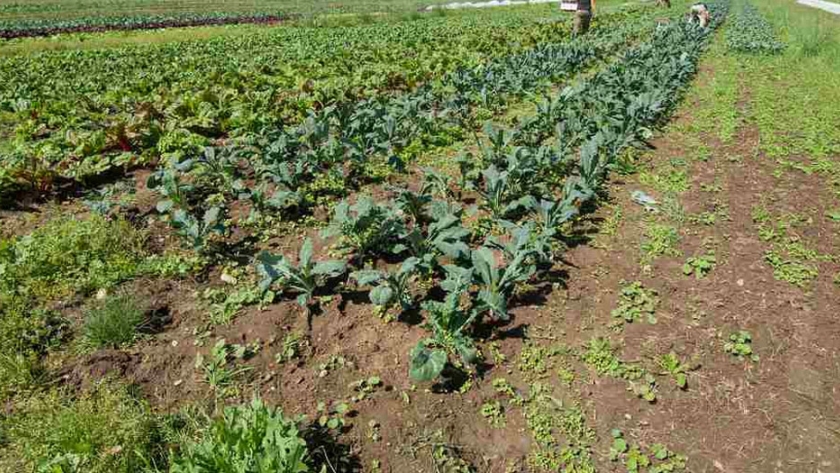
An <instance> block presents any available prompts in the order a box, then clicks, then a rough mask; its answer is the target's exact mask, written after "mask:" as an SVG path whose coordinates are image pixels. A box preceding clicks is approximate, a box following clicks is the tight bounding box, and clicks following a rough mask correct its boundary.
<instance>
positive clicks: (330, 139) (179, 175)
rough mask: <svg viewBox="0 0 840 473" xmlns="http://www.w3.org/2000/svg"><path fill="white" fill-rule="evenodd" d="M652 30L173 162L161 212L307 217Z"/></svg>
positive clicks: (319, 117)
mask: <svg viewBox="0 0 840 473" xmlns="http://www.w3.org/2000/svg"><path fill="white" fill-rule="evenodd" d="M646 29H648V28H645V23H644V22H641V21H640V22H637V23H629V24H626V25H624V26H623V27H621V28H617V29H616V30H613V31H610V32H608V33H606V34H604V35H603V36H597V35H592V36H590V37H588V38H587V39H586V40H585V41H572V42H567V43H559V44H547V45H542V46H540V47H538V48H535V49H534V50H531V51H528V52H525V53H521V54H516V55H513V56H509V57H505V58H501V59H499V60H497V61H494V62H492V63H490V64H488V65H486V66H480V67H478V68H474V69H467V70H459V71H456V72H454V73H452V74H450V75H448V76H447V77H445V78H444V79H443V80H442V81H441V82H440V83H439V84H434V85H431V84H427V85H424V86H422V87H420V88H419V89H418V90H416V91H414V92H411V93H408V94H404V95H399V96H395V97H392V98H381V99H377V100H365V101H361V102H356V103H352V104H347V105H345V106H335V107H328V108H327V109H325V110H322V111H319V112H313V113H312V115H310V117H308V118H307V120H306V121H305V122H304V123H303V124H301V125H300V126H297V127H286V128H278V129H275V130H270V131H268V132H266V133H263V134H260V135H258V136H255V137H253V138H251V139H249V140H247V143H248V144H249V146H245V147H243V146H241V144H234V145H231V146H227V147H222V148H207V149H206V150H205V151H204V152H203V154H202V155H201V156H199V157H197V158H195V159H189V158H187V159H179V160H173V161H170V162H169V165H166V166H162V167H161V168H160V169H159V170H158V171H156V172H155V174H153V175H152V177H151V179H150V181H149V187H150V188H154V189H158V190H159V191H160V192H161V193H162V194H163V195H164V196H165V199H164V200H163V202H164V203H163V204H162V207H160V210H162V211H164V212H167V213H171V212H175V211H177V212H178V213H177V214H175V213H173V214H172V217H173V218H172V221H173V222H180V223H176V225H178V226H179V228H199V227H196V226H195V225H192V224H188V222H198V221H199V215H197V214H195V215H193V214H192V213H191V212H194V210H193V208H194V207H195V206H194V205H193V203H196V202H202V201H204V200H206V199H207V197H208V196H210V195H214V196H216V198H215V200H216V202H219V199H220V198H221V199H222V200H223V202H228V201H229V200H230V199H239V200H245V201H247V202H248V204H249V205H250V207H251V209H252V212H251V214H250V215H249V217H248V218H249V220H253V218H252V217H255V216H259V215H265V214H272V213H281V214H284V215H286V216H287V217H294V216H300V215H305V214H308V213H310V212H311V210H312V207H313V206H314V205H315V204H316V203H317V202H318V200H319V197H321V196H334V195H338V196H341V195H344V194H346V193H347V192H348V191H350V190H352V189H354V188H356V187H358V186H359V185H361V184H363V183H364V182H365V181H366V179H367V178H368V177H369V175H368V174H369V167H370V166H371V164H372V163H375V162H377V160H378V161H384V162H386V163H387V165H388V166H389V167H391V168H394V169H397V170H400V169H404V168H405V166H406V165H407V162H408V160H409V157H410V156H408V154H409V153H411V152H416V151H417V149H418V147H420V148H422V145H423V144H424V142H423V140H429V141H432V142H434V137H436V136H442V135H444V134H446V133H450V134H451V133H453V132H455V131H457V132H459V133H463V132H464V131H468V130H471V129H473V128H474V126H475V125H474V124H473V123H472V122H473V120H474V110H475V109H476V108H477V107H482V108H484V109H488V108H493V107H497V106H500V105H502V104H503V103H504V102H505V101H506V100H509V99H510V98H511V97H513V96H522V95H524V94H526V93H529V92H533V91H536V90H538V88H539V87H540V86H541V85H545V84H548V83H550V82H552V81H557V80H559V79H560V78H562V77H567V76H570V75H572V74H575V73H576V72H579V71H581V70H582V69H583V68H585V67H587V66H588V65H591V64H592V62H593V61H594V60H596V59H597V58H599V57H602V56H603V55H605V54H607V53H608V52H611V51H613V50H614V49H615V48H616V47H619V46H620V45H622V44H626V43H628V42H630V41H632V40H633V39H634V38H636V37H637V36H638V35H639V34H642V32H643V31H644V30H646ZM243 158H244V159H243ZM224 206H225V205H219V207H220V208H221V207H224ZM220 212H221V210H219V211H216V212H215V213H214V214H216V215H217V214H219V213H220ZM199 213H200V212H199ZM213 220H214V221H215V220H216V219H215V218H214V219H213ZM214 228H215V229H217V230H218V226H215V225H214V226H206V227H204V229H205V230H206V234H205V235H203V236H202V237H198V234H194V235H193V237H192V238H193V240H194V246H196V247H197V248H203V247H204V246H205V245H204V243H205V240H206V238H205V237H206V236H209V235H211V234H212V233H214V232H213V231H212V230H213V229H214Z"/></svg>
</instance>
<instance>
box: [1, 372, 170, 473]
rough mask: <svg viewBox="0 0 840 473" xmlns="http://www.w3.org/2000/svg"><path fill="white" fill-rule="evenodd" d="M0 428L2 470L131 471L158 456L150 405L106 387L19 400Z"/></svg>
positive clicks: (125, 391) (144, 468)
mask: <svg viewBox="0 0 840 473" xmlns="http://www.w3.org/2000/svg"><path fill="white" fill-rule="evenodd" d="M2 428H3V433H4V441H5V448H4V449H3V451H2V453H0V471H38V472H39V473H40V472H49V473H52V472H61V473H64V472H86V473H106V472H107V473H134V472H138V471H147V468H148V467H150V466H151V465H153V464H155V463H156V462H157V460H158V457H159V455H158V451H157V449H156V441H155V439H156V433H155V423H154V419H153V417H152V416H151V414H150V411H149V408H148V406H147V405H146V404H145V403H144V402H142V401H140V400H137V399H136V398H135V397H133V396H132V395H131V393H130V392H129V390H128V389H127V388H126V387H124V386H118V385H112V384H109V383H101V384H99V385H97V386H95V387H94V388H93V389H91V390H90V391H88V392H86V393H83V394H82V395H80V396H79V397H76V398H71V397H69V396H67V395H66V394H65V393H63V392H62V391H58V390H54V391H50V392H47V393H44V394H40V395H36V396H30V397H28V398H26V399H21V400H19V401H18V402H17V403H16V404H15V411H14V412H13V413H12V414H11V415H10V416H8V417H6V418H4V419H3V420H2Z"/></svg>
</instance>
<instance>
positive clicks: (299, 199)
mask: <svg viewBox="0 0 840 473" xmlns="http://www.w3.org/2000/svg"><path fill="white" fill-rule="evenodd" d="M234 188H235V190H237V191H239V199H240V200H250V201H251V214H250V215H249V217H248V218H249V220H254V219H255V218H256V217H257V216H258V215H261V214H265V213H268V212H270V211H272V210H286V209H291V208H295V207H302V206H303V205H304V202H305V199H304V198H303V196H302V195H301V194H300V193H299V192H293V191H290V190H286V189H281V188H278V189H275V190H274V191H273V192H269V191H268V189H267V187H266V185H265V184H260V185H258V186H256V187H254V188H251V189H247V188H244V187H243V186H241V184H237V185H235V186H234Z"/></svg>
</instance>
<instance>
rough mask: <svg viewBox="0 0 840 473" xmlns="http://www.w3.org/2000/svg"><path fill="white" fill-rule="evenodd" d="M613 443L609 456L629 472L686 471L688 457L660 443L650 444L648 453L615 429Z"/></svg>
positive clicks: (662, 472) (660, 472)
mask: <svg viewBox="0 0 840 473" xmlns="http://www.w3.org/2000/svg"><path fill="white" fill-rule="evenodd" d="M611 434H612V438H613V441H612V445H611V446H610V452H609V458H610V460H612V461H614V462H617V461H620V462H621V463H622V464H623V465H624V467H625V468H626V469H627V473H669V472H679V471H685V469H686V463H687V462H688V458H686V457H685V456H684V455H679V454H676V453H674V452H672V451H670V450H668V448H667V447H665V446H664V445H662V444H660V443H656V444H653V445H651V446H650V448H649V449H648V453H644V452H643V451H642V449H641V447H639V446H638V445H631V444H630V443H628V442H627V440H626V439H625V438H624V433H623V432H621V431H620V430H618V429H613V430H612V431H611Z"/></svg>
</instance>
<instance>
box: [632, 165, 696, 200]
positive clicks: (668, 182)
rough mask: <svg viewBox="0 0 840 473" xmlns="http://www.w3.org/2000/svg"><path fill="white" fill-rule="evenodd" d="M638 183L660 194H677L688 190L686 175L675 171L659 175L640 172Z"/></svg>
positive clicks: (684, 172)
mask: <svg viewBox="0 0 840 473" xmlns="http://www.w3.org/2000/svg"><path fill="white" fill-rule="evenodd" d="M639 182H640V183H641V184H642V185H645V186H648V187H652V188H653V189H655V190H657V191H659V192H662V193H673V194H679V193H681V192H685V191H687V190H688V189H689V184H688V173H687V172H686V171H677V170H676V169H671V170H668V171H663V172H661V173H649V172H646V171H645V172H642V173H640V174H639Z"/></svg>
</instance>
